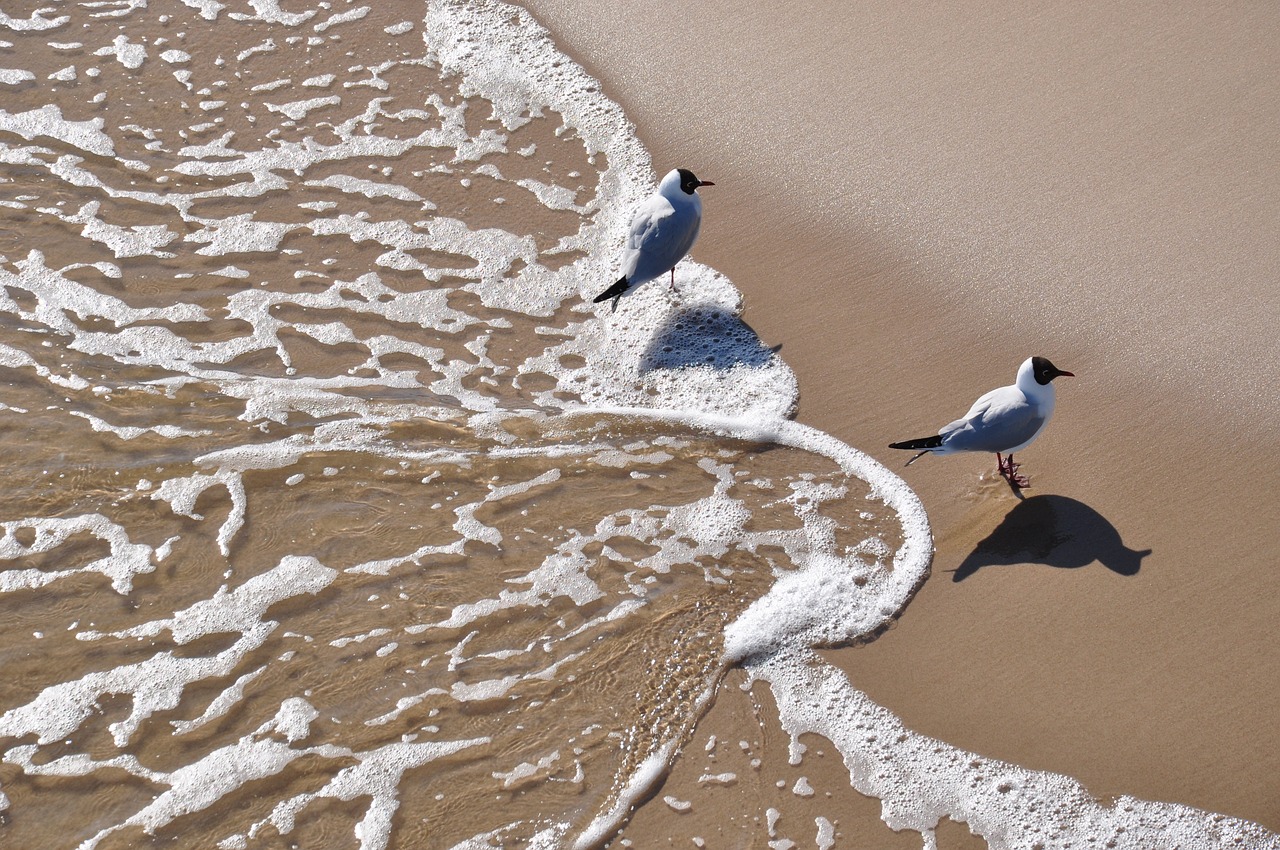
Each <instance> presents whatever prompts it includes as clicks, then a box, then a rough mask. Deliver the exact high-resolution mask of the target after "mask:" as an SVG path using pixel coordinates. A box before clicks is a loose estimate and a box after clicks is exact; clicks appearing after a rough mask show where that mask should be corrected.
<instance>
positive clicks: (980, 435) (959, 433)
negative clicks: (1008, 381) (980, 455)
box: [938, 387, 1045, 453]
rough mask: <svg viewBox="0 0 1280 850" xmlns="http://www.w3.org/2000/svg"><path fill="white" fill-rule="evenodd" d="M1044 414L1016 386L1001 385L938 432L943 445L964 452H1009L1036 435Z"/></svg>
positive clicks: (1042, 424) (1043, 419) (1043, 421)
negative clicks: (960, 417) (961, 416)
mask: <svg viewBox="0 0 1280 850" xmlns="http://www.w3.org/2000/svg"><path fill="white" fill-rule="evenodd" d="M1044 423H1045V417H1044V416H1042V415H1041V413H1040V409H1039V407H1038V406H1037V405H1034V404H1031V403H1030V402H1028V401H1027V399H1026V397H1025V396H1024V395H1023V394H1022V393H1021V392H1020V391H1019V390H1018V389H1017V388H1016V387H1001V388H1000V389H997V390H992V391H991V392H989V393H987V394H986V395H984V396H983V397H982V398H980V399H978V400H977V401H976V402H974V404H973V407H971V408H970V409H969V412H968V413H966V414H965V416H964V418H962V419H957V420H956V421H954V422H952V423H950V424H948V425H946V426H945V427H943V428H942V429H941V430H940V431H939V432H938V433H939V434H941V435H942V437H943V446H945V447H946V448H948V449H950V450H952V451H961V452H966V451H967V452H993V453H994V452H1007V451H1009V450H1010V449H1013V448H1017V447H1020V446H1022V445H1024V444H1025V443H1027V442H1028V441H1030V440H1031V439H1033V438H1034V437H1035V436H1036V434H1038V433H1039V432H1040V429H1041V428H1043V427H1044Z"/></svg>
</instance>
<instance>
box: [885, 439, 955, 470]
mask: <svg viewBox="0 0 1280 850" xmlns="http://www.w3.org/2000/svg"><path fill="white" fill-rule="evenodd" d="M889 448H891V449H920V450H921V451H920V453H919V454H917V455H916V456H915V457H913V458H911V460H909V461H907V466H910V465H911V464H913V463H915V462H916V461H917V460H919V459H920V458H922V457H923V456H925V455H927V454H929V452H931V451H933V450H934V449H940V448H942V435H941V434H934V435H933V436H932V437H919V438H917V439H915V440H903V441H902V442H900V443H890V444H889Z"/></svg>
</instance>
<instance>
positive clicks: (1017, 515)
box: [952, 496, 1151, 581]
mask: <svg viewBox="0 0 1280 850" xmlns="http://www.w3.org/2000/svg"><path fill="white" fill-rule="evenodd" d="M1150 554H1151V550H1150V549H1141V550H1139V549H1130V548H1129V547H1128V546H1125V545H1124V542H1123V541H1122V540H1121V539H1120V532H1119V531H1117V530H1116V527H1115V526H1114V525H1112V524H1111V523H1110V521H1108V520H1107V518H1106V517H1104V516H1103V515H1102V514H1100V513H1098V512H1097V511H1095V510H1094V509H1093V508H1091V507H1089V506H1088V505H1086V504H1085V503H1084V502H1080V501H1077V500H1076V499H1071V498H1068V497H1066V496H1033V497H1031V498H1029V499H1024V500H1023V501H1021V502H1019V503H1018V504H1017V506H1015V507H1014V509H1013V510H1011V511H1009V513H1008V514H1007V515H1006V516H1005V518H1004V519H1003V520H1001V522H1000V524H999V525H998V526H996V528H995V530H994V531H992V532H991V533H990V534H989V535H987V537H986V539H984V540H982V541H981V542H980V543H978V545H977V546H976V547H974V550H973V551H972V552H970V553H969V555H968V557H966V558H965V559H964V562H963V563H962V564H960V566H959V567H958V568H957V569H956V571H955V573H954V575H953V576H952V580H953V581H964V580H965V579H966V578H968V577H969V576H971V575H973V574H974V573H976V572H977V571H978V570H980V569H982V568H983V567H992V566H1007V565H1012V564H1046V565H1048V566H1051V567H1061V568H1064V569H1078V568H1080V567H1084V566H1088V565H1089V564H1092V563H1094V562H1095V561H1097V562H1100V563H1101V564H1102V565H1103V566H1105V567H1106V568H1107V569H1109V570H1111V571H1112V572H1114V573H1117V574H1119V575H1122V576H1132V575H1136V574H1137V572H1138V570H1139V568H1140V567H1141V566H1142V559H1143V558H1145V557H1146V556H1147V555H1150Z"/></svg>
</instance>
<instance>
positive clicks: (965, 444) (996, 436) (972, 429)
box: [889, 357, 1074, 490]
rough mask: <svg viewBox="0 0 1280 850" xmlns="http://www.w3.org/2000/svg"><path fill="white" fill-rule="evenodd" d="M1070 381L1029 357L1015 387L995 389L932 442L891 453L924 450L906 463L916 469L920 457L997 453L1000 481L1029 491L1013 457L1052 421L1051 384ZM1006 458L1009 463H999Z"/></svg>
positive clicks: (1044, 361) (903, 444)
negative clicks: (958, 453) (959, 453)
mask: <svg viewBox="0 0 1280 850" xmlns="http://www.w3.org/2000/svg"><path fill="white" fill-rule="evenodd" d="M1063 375H1066V376H1068V377H1074V375H1072V374H1071V373H1070V372H1064V371H1063V370H1061V369H1059V368H1058V367H1057V366H1054V365H1053V364H1052V363H1050V362H1049V360H1048V358H1045V357H1028V358H1027V359H1026V360H1024V361H1023V362H1022V365H1021V366H1019V367H1018V377H1017V379H1016V380H1015V381H1014V382H1013V385H1012V386H1008V387H1000V388H999V389H994V390H992V391H991V392H989V393H987V394H986V395H984V396H982V397H981V398H979V399H978V400H977V401H975V402H974V403H973V407H971V408H969V412H968V413H966V414H965V415H964V417H963V418H961V419H957V420H956V421H954V422H952V423H950V424H948V425H944V426H943V427H942V429H941V430H940V431H938V433H937V434H936V435H934V436H932V437H921V438H919V439H917V440H904V441H903V442H901V443H890V444H889V448H891V449H920V450H921V451H920V453H919V454H917V455H916V456H915V457H913V458H911V460H909V461H907V466H910V465H911V464H913V463H915V461H916V460H917V459H919V457H920V456H921V455H926V454H937V455H949V454H954V453H956V452H995V455H996V467H997V469H999V471H1000V476H1001V477H1002V478H1004V479H1005V480H1006V481H1008V482H1009V486H1011V487H1012V488H1013V489H1015V490H1019V489H1021V488H1023V487H1027V486H1030V482H1029V481H1027V478H1026V476H1025V475H1019V474H1018V467H1019V466H1021V464H1017V463H1014V462H1013V453H1014V452H1016V451H1021V450H1022V449H1025V448H1026V447H1027V446H1029V445H1031V444H1032V443H1033V442H1035V439H1036V437H1038V436H1040V432H1041V431H1043V430H1044V426H1045V425H1048V424H1049V418H1050V417H1051V416H1053V405H1054V401H1055V397H1056V392H1055V390H1054V388H1053V379H1054V378H1058V377H1061V376H1063ZM1002 453H1003V454H1007V455H1008V458H1004V457H1001V454H1002Z"/></svg>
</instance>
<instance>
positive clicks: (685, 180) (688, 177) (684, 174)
mask: <svg viewBox="0 0 1280 850" xmlns="http://www.w3.org/2000/svg"><path fill="white" fill-rule="evenodd" d="M676 171H678V172H680V188H681V189H682V190H684V193H685V194H686V195H692V194H693V193H694V191H695V190H696V189H697V188H698V187H699V186H714V185H716V184H714V183H712V182H711V181H710V180H699V179H698V177H697V175H695V174H694V173H693V172H692V171H690V170H689V169H687V168H677V169H676Z"/></svg>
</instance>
